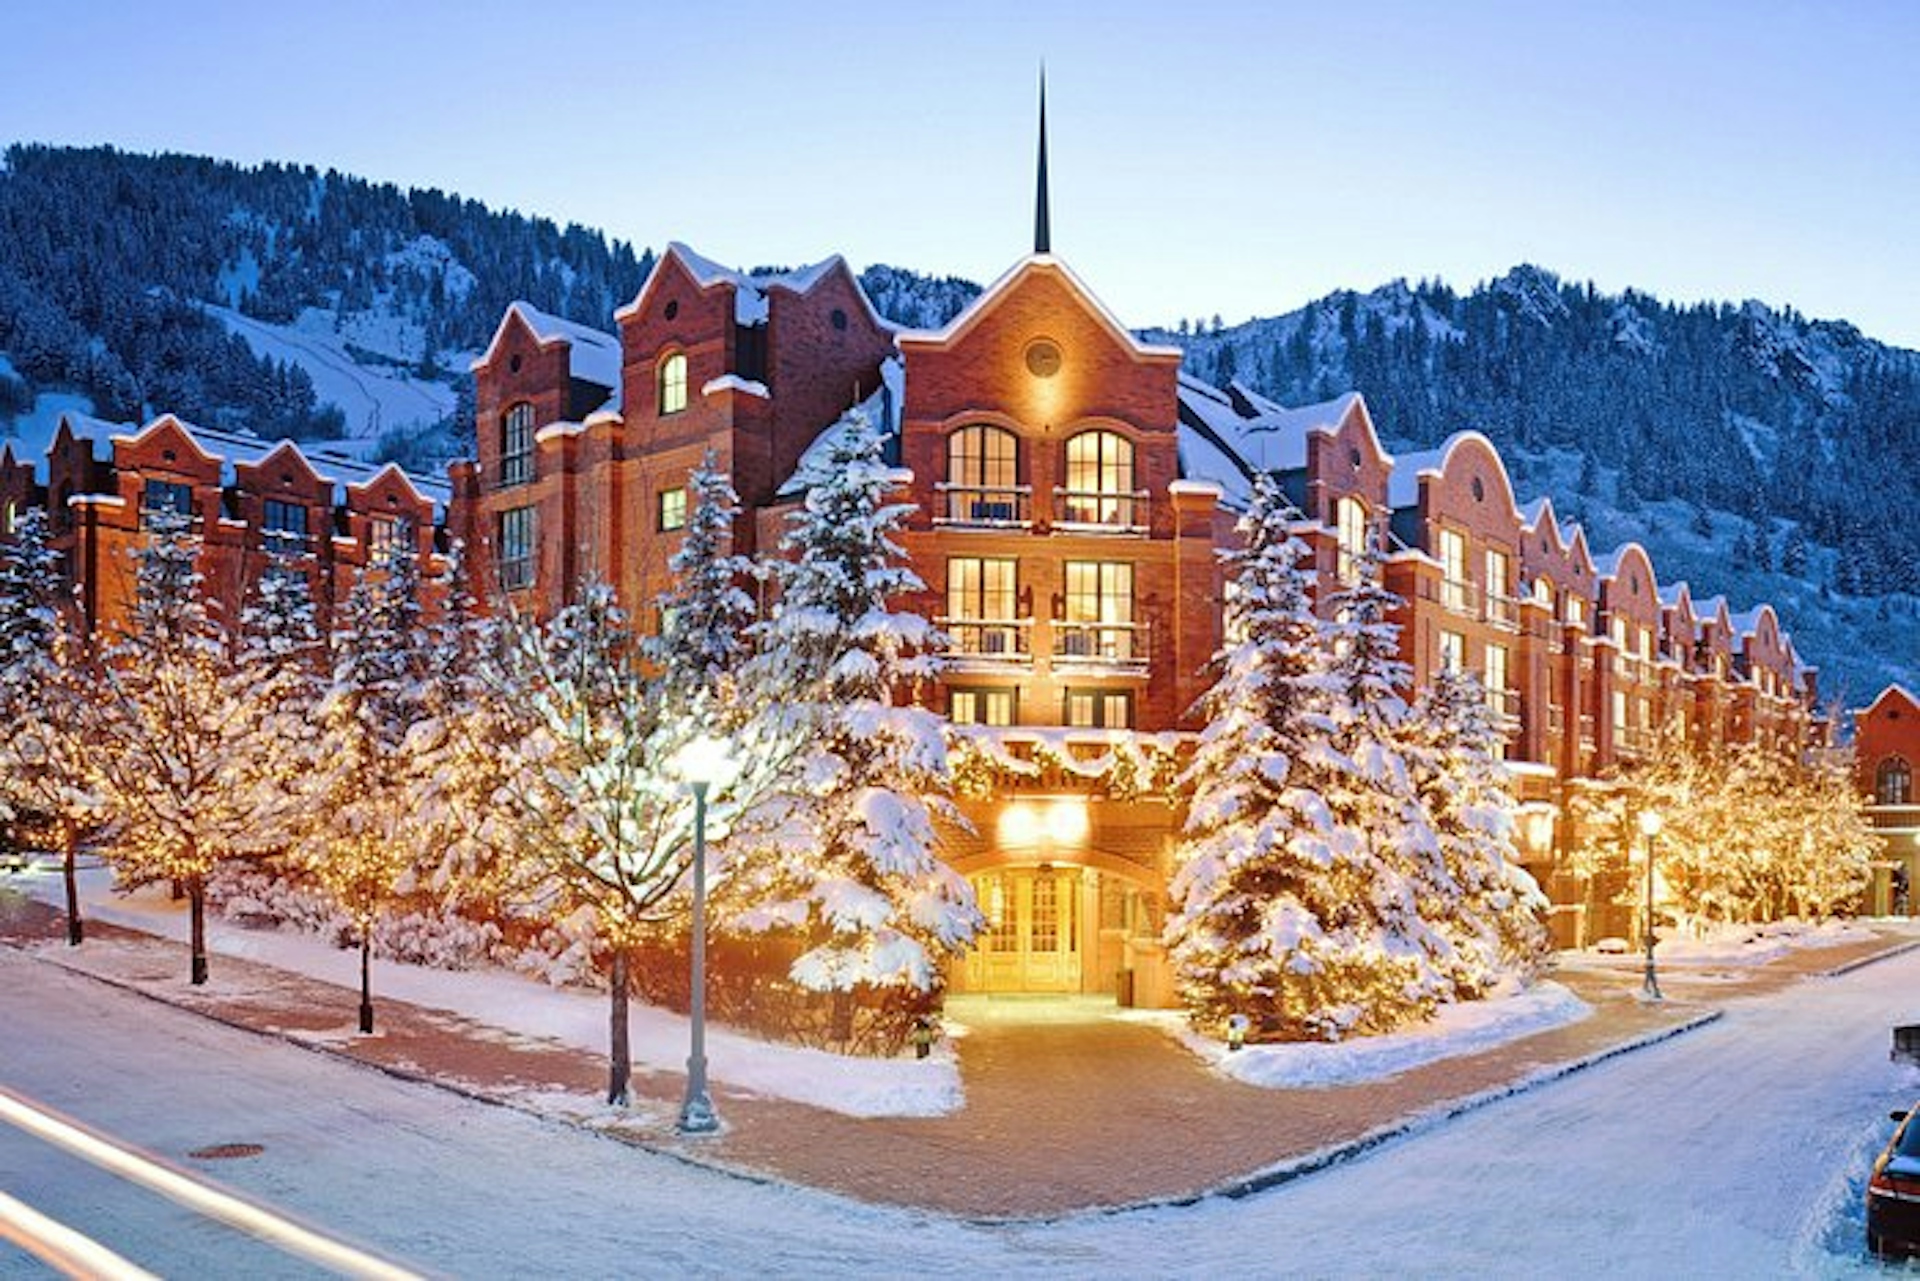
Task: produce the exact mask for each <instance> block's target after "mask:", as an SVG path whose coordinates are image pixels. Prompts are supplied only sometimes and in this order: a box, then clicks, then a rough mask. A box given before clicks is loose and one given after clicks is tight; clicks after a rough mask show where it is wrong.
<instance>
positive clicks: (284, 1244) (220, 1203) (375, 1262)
mask: <svg viewBox="0 0 1920 1281" xmlns="http://www.w3.org/2000/svg"><path fill="white" fill-rule="evenodd" d="M0 1121H4V1122H6V1123H7V1124H9V1125H12V1126H13V1127H14V1128H16V1129H18V1130H21V1131H24V1132H25V1133H27V1134H31V1135H33V1136H34V1137H35V1138H38V1139H42V1140H44V1141H45V1142H47V1143H50V1144H52V1145H54V1146H55V1147H58V1148H60V1149H62V1150H64V1151H66V1152H70V1153H72V1154H73V1155H74V1156H77V1157H79V1158H80V1159H81V1160H83V1161H87V1162H89V1163H90V1164H92V1165H94V1166H96V1167H98V1168H99V1169H102V1170H105V1171H107V1172H108V1173H109V1174H113V1175H117V1176H118V1177H120V1178H123V1179H125V1180H127V1181H128V1182H130V1183H137V1184H139V1185H140V1186H142V1187H144V1188H146V1189H148V1190H149V1191H152V1192H157V1193H159V1194H160V1195H161V1196H163V1197H166V1198H167V1199H168V1200H170V1201H173V1202H175V1203H176V1204H178V1205H182V1206H185V1207H186V1208H187V1209H189V1210H192V1211H194V1212H195V1213H197V1214H201V1215H204V1216H205V1217H207V1218H210V1219H215V1220H218V1221H219V1222H221V1223H224V1224H226V1225H227V1226H229V1227H232V1228H237V1229H239V1230H240V1231H242V1232H245V1233H248V1234H249V1235H251V1236H253V1237H255V1238H257V1239H259V1240H261V1241H265V1242H268V1243H269V1244H271V1245H274V1246H276V1247H278V1248H279V1249H281V1250H284V1251H286V1252H287V1253H289V1254H294V1255H298V1256H300V1257H301V1258H304V1259H308V1260H310V1261H312V1262H314V1263H317V1264H319V1265H321V1266H322V1267H325V1268H330V1269H332V1270H333V1271H335V1272H337V1273H339V1274H341V1275H342V1276H350V1277H365V1278H369V1279H370V1281H416V1279H417V1277H418V1274H417V1273H414V1272H409V1271H407V1270H406V1269H405V1268H401V1267H398V1266H396V1265H394V1264H391V1263H388V1262H387V1261H386V1260H384V1259H380V1258H377V1257H375V1256H374V1255H371V1254H368V1253H366V1252H365V1251H363V1250H357V1249H355V1248H354V1247H352V1246H350V1245H347V1244H345V1243H343V1242H340V1241H335V1240H333V1239H332V1238H330V1237H327V1236H323V1235H321V1234H320V1233H318V1232H316V1231H314V1230H313V1229H311V1228H308V1227H303V1226H302V1225H300V1224H298V1223H295V1222H294V1221H293V1220H291V1219H288V1218H286V1217H285V1216H283V1215H279V1214H276V1213H274V1212H273V1211H271V1210H267V1209H264V1208H263V1207H260V1206H257V1205H253V1204H251V1203H250V1202H247V1201H243V1200H241V1199H240V1198H239V1197H237V1196H233V1195H231V1194H230V1193H226V1192H221V1191H219V1190H217V1189H215V1188H212V1187H209V1186H208V1185H206V1184H204V1183H201V1182H200V1181H199V1180H197V1179H194V1178H192V1177H190V1176H189V1175H187V1174H185V1173H183V1172H181V1171H179V1170H175V1169H172V1168H171V1167H169V1166H167V1165H164V1164H162V1163H160V1162H158V1161H156V1160H154V1159H153V1158H151V1157H148V1156H146V1155H144V1154H142V1153H140V1152H138V1151H136V1150H134V1149H132V1148H129V1147H126V1146H125V1145H123V1144H120V1143H116V1142H114V1141H113V1140H111V1139H108V1138H106V1137H104V1136H102V1135H100V1134H97V1133H95V1132H94V1131H92V1130H90V1129H88V1128H87V1127H86V1126H84V1125H82V1124H81V1123H80V1122H78V1121H75V1120H73V1119H71V1118H69V1117H63V1116H61V1115H59V1114H58V1113H56V1112H53V1111H50V1110H48V1109H45V1108H42V1107H39V1106H37V1105H35V1104H32V1103H29V1102H28V1101H27V1100H26V1099H24V1098H22V1097H20V1096H19V1095H17V1094H15V1093H14V1092H13V1091H11V1090H8V1089H7V1088H5V1087H4V1086H0ZM16 1204H17V1203H16ZM21 1208H22V1209H25V1208H26V1207H24V1206H22V1207H21ZM28 1213H32V1211H28ZM36 1217H43V1216H36ZM46 1222H47V1223H49V1224H52V1225H53V1226H54V1227H56V1228H59V1227H60V1225H59V1224H57V1223H53V1221H52V1220H50V1219H49V1220H46ZM61 1230H62V1231H70V1229H64V1228H63V1229H61ZM73 1235H75V1236H78V1234H77V1233H75V1234H73ZM79 1239H80V1240H82V1241H85V1240H86V1238H84V1237H81V1238H79ZM88 1244H89V1245H91V1244H92V1243H91V1242H88ZM96 1248H100V1249H102V1250H103V1252H104V1247H96ZM109 1257H110V1258H117V1256H112V1255H109ZM120 1262H121V1263H122V1264H125V1261H124V1260H121V1261H120ZM126 1266H128V1267H131V1265H126ZM106 1275H115V1274H113V1273H107V1274H106ZM119 1275H124V1276H129V1277H134V1276H146V1275H147V1274H146V1273H143V1272H141V1271H139V1270H138V1269H134V1270H133V1271H131V1272H126V1273H121V1274H119Z"/></svg>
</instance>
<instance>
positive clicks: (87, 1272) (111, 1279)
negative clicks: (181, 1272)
mask: <svg viewBox="0 0 1920 1281" xmlns="http://www.w3.org/2000/svg"><path fill="white" fill-rule="evenodd" d="M0 1240H5V1241H11V1242H13V1243H14V1244H15V1245H17V1246H19V1247H20V1248H21V1249H22V1250H25V1251H26V1252H27V1253H28V1254H31V1255H33V1256H34V1257H36V1258H38V1259H39V1260H40V1261H41V1262H42V1263H44V1264H46V1265H47V1266H48V1267H50V1268H55V1269H58V1270H59V1271H61V1272H64V1273H65V1274H66V1275H68V1276H70V1277H87V1278H93V1277H99V1278H101V1281H160V1278H158V1277H156V1276H154V1274H153V1273H151V1272H149V1271H147V1270H146V1269H145V1268H143V1267H140V1266H139V1265H137V1264H133V1263H129V1262H127V1261H126V1260H125V1259H123V1258H121V1257H120V1256H119V1255H117V1254H115V1253H114V1252H113V1251H111V1250H109V1249H107V1247H106V1246H104V1245H101V1244H100V1243H99V1242H98V1241H95V1240H94V1239H93V1238H92V1237H88V1236H82V1235H81V1234H80V1233H78V1232H75V1231H74V1230H73V1229H72V1228H70V1227H68V1226H67V1225H66V1224H64V1223H61V1222H60V1221H59V1220H57V1219H49V1218H48V1217H47V1216H46V1215H44V1214H42V1213H40V1212H39V1211H38V1210H36V1209H34V1208H33V1207H32V1206H29V1205H23V1204H22V1203H20V1202H19V1201H16V1200H14V1199H13V1198H12V1197H10V1196H8V1195H7V1194H6V1193H4V1192H0Z"/></svg>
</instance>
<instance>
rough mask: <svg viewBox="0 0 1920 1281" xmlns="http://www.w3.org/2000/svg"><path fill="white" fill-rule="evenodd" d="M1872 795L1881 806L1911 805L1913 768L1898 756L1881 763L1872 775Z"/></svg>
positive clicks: (1890, 757)
mask: <svg viewBox="0 0 1920 1281" xmlns="http://www.w3.org/2000/svg"><path fill="white" fill-rule="evenodd" d="M1873 795H1874V800H1875V801H1876V803H1878V804H1881V805H1911V804H1913V767H1912V766H1911V765H1909V764H1907V763H1906V761H1904V760H1902V759H1901V758H1900V757H1898V756H1889V757H1887V759H1886V760H1884V761H1881V762H1880V768H1879V770H1878V771H1877V772H1876V773H1875V775H1874V780H1873Z"/></svg>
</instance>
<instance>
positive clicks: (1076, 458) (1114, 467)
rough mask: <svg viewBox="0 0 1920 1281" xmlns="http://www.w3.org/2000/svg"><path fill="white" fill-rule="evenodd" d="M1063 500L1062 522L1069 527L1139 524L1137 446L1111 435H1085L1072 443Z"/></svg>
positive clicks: (1068, 451)
mask: <svg viewBox="0 0 1920 1281" xmlns="http://www.w3.org/2000/svg"><path fill="white" fill-rule="evenodd" d="M1061 498H1062V500H1063V501H1062V504H1061V511H1060V519H1061V520H1063V521H1065V522H1067V523H1068V524H1076V525H1124V526H1131V525H1134V524H1138V523H1139V522H1138V520H1137V519H1136V514H1135V512H1134V489H1133V442H1132V441H1130V440H1128V439H1127V438H1126V437H1125V436H1122V435H1119V434H1118V433H1116V432H1110V431H1085V432H1081V433H1080V434H1079V435H1078V436H1075V437H1074V438H1073V439H1072V440H1070V441H1068V442H1067V485H1066V489H1065V491H1064V492H1063V493H1062V495H1061ZM1141 514H1142V515H1144V513H1141Z"/></svg>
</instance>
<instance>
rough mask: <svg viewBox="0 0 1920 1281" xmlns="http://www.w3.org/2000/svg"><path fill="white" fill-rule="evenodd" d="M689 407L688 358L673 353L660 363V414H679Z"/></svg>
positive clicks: (680, 353) (683, 354)
mask: <svg viewBox="0 0 1920 1281" xmlns="http://www.w3.org/2000/svg"><path fill="white" fill-rule="evenodd" d="M686 407H687V356H686V353H685V352H679V351H676V352H671V353H669V354H668V355H667V356H666V357H665V358H663V359H662V360H661V361H660V413H661V415H662V416H663V417H664V416H665V415H667V414H677V413H679V412H680V411H681V410H683V409H685V408H686Z"/></svg>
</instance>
